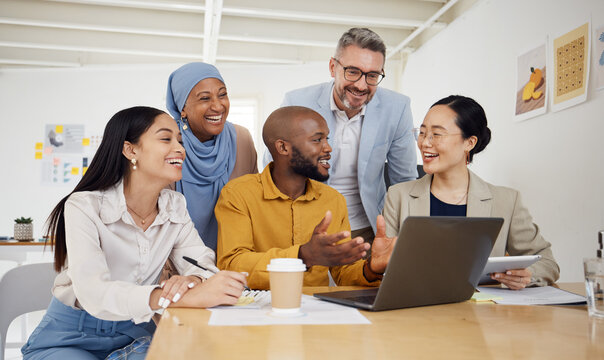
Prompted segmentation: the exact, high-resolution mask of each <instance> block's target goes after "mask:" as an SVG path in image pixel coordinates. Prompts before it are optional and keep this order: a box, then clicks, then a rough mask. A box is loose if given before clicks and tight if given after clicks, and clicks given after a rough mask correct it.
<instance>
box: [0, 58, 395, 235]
mask: <svg viewBox="0 0 604 360" xmlns="http://www.w3.org/2000/svg"><path fill="white" fill-rule="evenodd" d="M178 66H180V65H178V64H174V65H171V66H167V65H163V66H149V65H142V66H127V67H125V66H120V67H117V66H112V67H88V68H79V69H36V70H31V69H28V70H4V71H0V114H1V115H0V116H2V117H1V119H0V124H2V130H3V131H2V133H3V141H0V154H1V155H0V156H1V159H2V167H1V169H2V170H1V171H2V176H0V189H1V190H0V194H1V197H0V235H4V236H12V235H13V219H15V218H17V217H20V216H25V217H29V216H31V217H33V218H34V236H35V237H36V238H40V237H41V236H42V230H43V223H44V221H45V220H46V218H47V216H48V214H49V213H50V211H51V210H52V208H53V207H54V205H55V204H56V203H57V202H58V201H59V200H60V199H61V198H62V197H63V196H65V195H67V194H68V193H69V192H70V191H71V190H72V188H73V186H43V185H41V181H40V176H41V165H40V163H41V161H39V160H34V153H35V150H34V145H35V143H36V142H42V141H43V139H44V126H45V124H57V123H62V124H84V125H85V126H86V133H87V135H88V136H90V135H102V132H103V129H104V127H105V124H106V123H107V121H108V120H109V118H110V117H111V116H112V115H113V114H114V113H116V112H117V111H119V110H121V109H124V108H127V107H130V106H135V105H148V106H154V107H157V108H160V109H165V96H166V82H167V79H168V76H169V75H170V73H171V72H172V71H173V70H174V69H176V68H177V67H178ZM399 66H400V64H399V63H396V62H393V64H392V65H391V66H388V67H387V69H386V71H387V73H388V74H392V75H391V76H389V77H386V79H385V80H384V84H383V85H384V86H385V87H390V88H394V87H395V86H396V82H397V81H398V80H400V76H395V75H399V74H398V73H399V72H398V71H397V69H398V68H399ZM219 68H220V70H221V73H222V75H223V77H224V79H225V82H226V83H227V87H228V91H229V96H230V98H231V99H235V98H255V99H257V100H258V104H259V114H258V118H259V119H260V120H261V121H262V123H263V122H264V120H265V119H266V117H267V116H268V115H269V114H270V113H271V112H272V111H273V110H275V109H276V108H277V107H278V106H279V105H280V103H281V101H282V100H283V95H284V94H285V92H286V91H289V90H293V89H296V88H299V87H303V86H308V85H311V84H315V83H319V82H324V81H328V80H329V79H330V75H329V71H328V59H326V60H325V62H324V63H311V64H304V65H296V66H293V65H288V66H277V65H272V66H269V65H263V66H260V65H255V66H242V65H238V66H237V65H224V66H219ZM259 130H260V131H261V126H259ZM256 135H257V136H256V139H257V140H259V141H261V136H260V134H256ZM256 145H257V148H259V149H261V148H262V145H261V144H259V143H258V141H257V144H256Z"/></svg>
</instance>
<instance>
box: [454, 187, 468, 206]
mask: <svg viewBox="0 0 604 360" xmlns="http://www.w3.org/2000/svg"><path fill="white" fill-rule="evenodd" d="M467 196H468V190H466V193H465V194H463V196H462V197H461V198H460V199H459V200H457V202H456V203H455V204H454V205H459V204H461V202H462V201H463V199H465V198H466V197H467Z"/></svg>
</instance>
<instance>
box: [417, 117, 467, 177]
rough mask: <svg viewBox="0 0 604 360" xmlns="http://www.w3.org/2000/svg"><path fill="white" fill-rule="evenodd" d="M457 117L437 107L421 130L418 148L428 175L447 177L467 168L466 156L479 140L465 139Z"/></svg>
mask: <svg viewBox="0 0 604 360" xmlns="http://www.w3.org/2000/svg"><path fill="white" fill-rule="evenodd" d="M456 117H457V114H456V113H455V112H454V111H453V110H451V108H449V107H448V106H446V105H436V106H433V107H432V108H431V109H430V111H428V113H427V114H426V117H425V118H424V122H423V123H422V125H421V127H420V134H423V136H422V135H420V137H419V139H418V142H417V146H418V147H419V150H420V152H421V154H422V159H423V161H424V171H425V172H426V173H428V174H443V173H447V172H449V171H453V170H458V169H460V168H465V167H466V166H467V165H466V156H467V155H466V153H467V152H469V151H470V150H471V149H472V148H474V146H475V145H476V137H475V136H471V137H469V138H468V139H464V138H463V136H462V131H461V129H460V128H459V127H458V126H457V124H456V122H455V119H456Z"/></svg>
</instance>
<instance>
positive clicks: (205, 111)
mask: <svg viewBox="0 0 604 360" xmlns="http://www.w3.org/2000/svg"><path fill="white" fill-rule="evenodd" d="M229 106H230V103H229V97H228V94H227V89H226V85H225V83H224V80H223V79H222V76H221V75H220V72H218V69H216V67H214V66H213V65H210V64H206V63H201V62H195V63H189V64H186V65H183V66H182V67H180V68H178V69H177V70H176V71H174V72H173V73H172V74H171V75H170V78H169V79H168V93H167V96H166V107H167V108H168V111H169V112H170V114H171V115H172V117H174V119H175V120H176V122H177V123H178V127H179V128H180V131H181V133H182V141H183V145H184V147H185V149H186V151H187V152H186V153H187V156H186V159H185V162H184V164H183V167H182V180H180V181H179V182H177V183H176V190H177V191H179V192H181V193H182V194H183V195H184V196H185V198H186V199H187V210H188V211H189V215H190V216H191V219H193V222H194V223H195V227H196V228H197V231H198V232H199V235H201V238H202V239H203V241H204V243H205V245H206V246H208V247H210V248H212V249H213V250H214V251H216V237H217V233H218V224H217V222H216V218H215V216H214V206H215V205H216V202H217V201H218V196H219V195H220V191H221V190H222V187H223V186H224V185H225V184H226V183H227V182H228V181H229V180H230V179H234V178H236V177H239V176H241V175H245V174H252V173H257V172H258V166H257V155H256V150H255V148H254V143H253V141H252V137H251V135H250V133H249V131H248V130H247V129H245V128H244V127H242V126H239V125H234V124H231V123H229V122H227V121H226V120H227V116H228V114H229Z"/></svg>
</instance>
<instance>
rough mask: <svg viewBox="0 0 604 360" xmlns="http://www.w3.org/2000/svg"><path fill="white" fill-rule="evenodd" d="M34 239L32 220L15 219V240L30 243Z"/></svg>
mask: <svg viewBox="0 0 604 360" xmlns="http://www.w3.org/2000/svg"><path fill="white" fill-rule="evenodd" d="M33 239H34V223H33V220H32V218H24V217H20V218H18V219H15V240H18V241H32V240H33Z"/></svg>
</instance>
